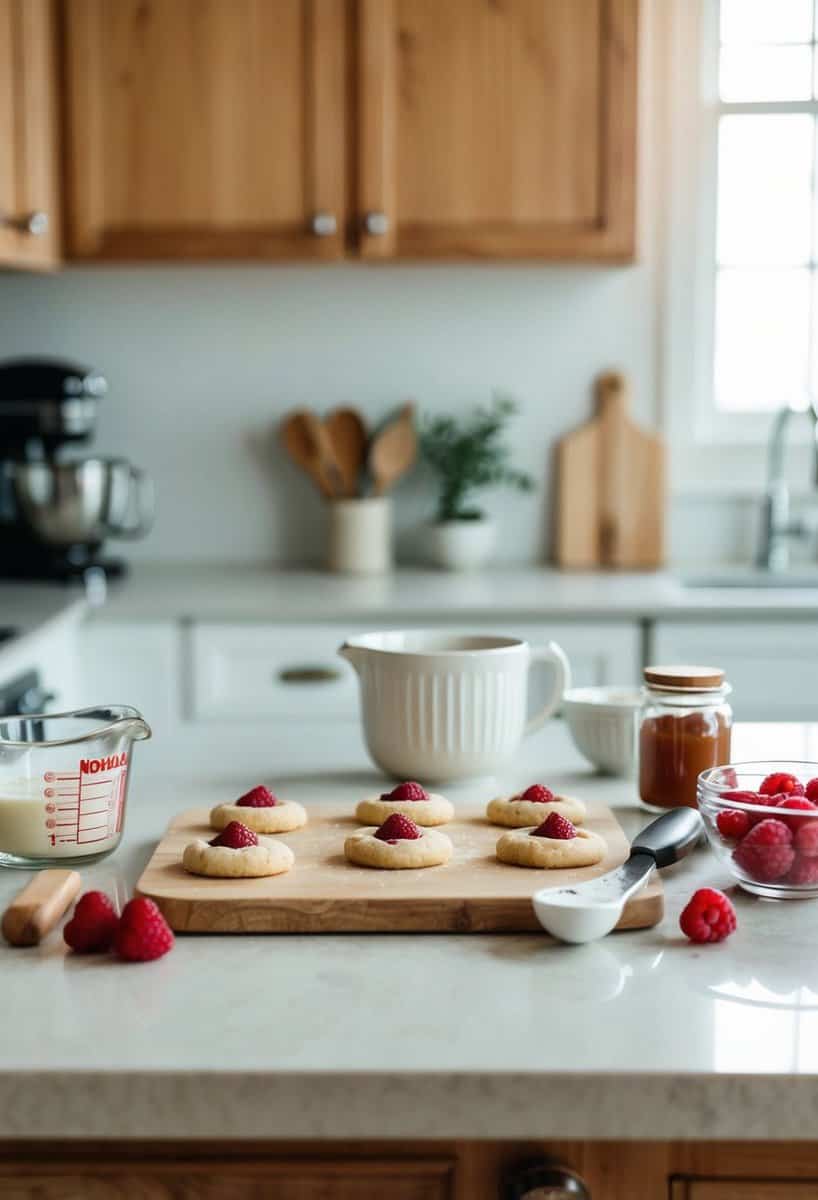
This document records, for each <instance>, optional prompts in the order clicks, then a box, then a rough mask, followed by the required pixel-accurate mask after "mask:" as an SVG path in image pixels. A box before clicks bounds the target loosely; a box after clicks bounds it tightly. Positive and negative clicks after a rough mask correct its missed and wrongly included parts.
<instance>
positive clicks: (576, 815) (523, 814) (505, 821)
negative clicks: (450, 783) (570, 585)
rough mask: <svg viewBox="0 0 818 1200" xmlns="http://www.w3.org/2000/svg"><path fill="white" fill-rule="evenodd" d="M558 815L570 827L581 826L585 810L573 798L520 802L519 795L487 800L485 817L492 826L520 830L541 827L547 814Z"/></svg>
mask: <svg viewBox="0 0 818 1200" xmlns="http://www.w3.org/2000/svg"><path fill="white" fill-rule="evenodd" d="M552 812H555V813H559V814H560V816H561V817H565V818H566V819H567V820H568V821H570V822H571V824H572V825H582V823H583V822H584V820H585V817H586V813H587V810H586V808H585V804H584V803H583V801H582V800H577V799H576V798H575V797H574V796H555V797H554V799H553V800H548V801H546V802H545V803H540V802H539V801H538V800H522V799H521V798H520V796H519V795H515V796H497V797H496V798H495V799H494V800H489V802H488V805H487V807H486V816H487V817H488V819H489V820H490V821H491V823H492V825H505V826H506V827H507V828H510V829H522V828H528V827H530V826H532V825H533V826H535V827H536V826H537V825H541V824H542V822H543V821H544V820H545V818H546V817H547V816H548V814H549V813H552Z"/></svg>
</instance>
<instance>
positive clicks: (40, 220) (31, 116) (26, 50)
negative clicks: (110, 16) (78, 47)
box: [0, 0, 60, 270]
mask: <svg viewBox="0 0 818 1200" xmlns="http://www.w3.org/2000/svg"><path fill="white" fill-rule="evenodd" d="M56 77H57V62H56V41H55V31H54V13H53V9H52V4H51V0H0V265H1V266H14V267H24V268H30V269H35V270H36V269H43V268H49V267H53V266H55V265H56V263H57V261H58V256H59V243H60V229H59V225H60V214H59V194H58V187H57V142H56V133H57V130H56Z"/></svg>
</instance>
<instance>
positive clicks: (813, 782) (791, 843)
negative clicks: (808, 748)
mask: <svg viewBox="0 0 818 1200" xmlns="http://www.w3.org/2000/svg"><path fill="white" fill-rule="evenodd" d="M698 801H699V809H700V811H701V814H702V817H703V818H704V826H705V829H706V831H707V838H708V841H709V842H710V846H711V848H712V849H713V850H714V852H715V854H716V856H717V857H718V858H719V859H720V860H721V861H722V862H723V863H724V864H725V865H726V866H727V867H728V868H729V869H730V872H731V874H732V875H733V876H734V877H735V879H736V881H737V882H738V883H740V884H741V886H742V887H743V888H746V890H747V891H748V892H755V894H756V895H757V896H767V897H768V898H770V899H773V900H797V899H808V898H810V897H816V896H818V763H809V762H748V763H732V764H731V765H730V766H726V767H711V768H710V770H709V771H703V772H702V773H701V775H700V776H699V782H698Z"/></svg>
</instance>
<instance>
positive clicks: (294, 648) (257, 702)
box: [188, 620, 640, 720]
mask: <svg viewBox="0 0 818 1200" xmlns="http://www.w3.org/2000/svg"><path fill="white" fill-rule="evenodd" d="M414 624H417V622H414ZM432 624H436V625H437V626H438V627H440V626H441V625H442V624H443V622H434V623H433V622H430V625H432ZM398 627H400V626H399V623H398V622H388V623H384V622H374V623H370V624H368V625H367V626H366V629H364V627H363V626H359V627H358V628H357V629H356V628H351V627H350V626H349V625H342V624H338V625H271V624H247V623H243V624H231V623H227V622H208V623H196V624H194V625H193V626H192V627H191V629H190V633H189V637H190V655H189V662H190V680H189V686H188V694H189V696H190V708H191V710H192V712H191V715H192V716H193V717H194V718H197V719H201V720H211V719H213V718H220V719H222V720H231V719H233V720H245V719H247V718H248V717H250V718H252V717H261V718H264V717H269V716H275V717H281V718H282V719H286V718H288V717H292V718H303V717H315V718H320V717H333V718H336V717H337V718H346V719H350V720H357V719H358V683H357V679H356V677H355V673H354V671H353V669H352V667H351V666H350V665H349V663H347V662H346V661H345V660H344V659H342V658H340V657H339V655H338V647H339V646H340V645H341V643H342V642H343V640H344V638H346V637H351V636H353V635H354V634H356V633H364V632H366V631H367V630H374V629H378V628H393V629H394V628H398ZM452 628H456V629H457V631H458V632H460V633H490V632H492V628H491V623H489V622H483V623H481V624H479V625H477V624H475V623H474V622H462V623H458V624H457V626H456V627H455V626H452ZM495 632H499V633H503V634H506V635H510V636H512V637H520V638H524V639H526V640H527V641H529V642H531V643H532V644H534V645H537V644H538V643H542V642H545V641H548V640H549V639H550V640H553V641H557V642H560V644H561V645H562V646H563V649H564V650H565V651H566V653H567V654H568V657H569V659H570V660H571V666H572V671H573V676H574V683H575V684H583V685H586V684H602V683H621V684H632V683H635V682H636V679H637V677H638V672H639V667H640V664H639V636H638V631H637V628H636V626H635V625H628V624H618V623H614V622H601V621H597V622H588V623H584V622H583V623H578V624H571V623H569V622H549V623H543V624H542V625H535V624H533V623H528V622H514V621H512V622H508V621H504V620H498V621H497V622H496V630H495ZM529 688H530V694H529V709H530V710H531V711H534V710H535V709H536V708H538V707H540V705H541V704H542V703H543V700H544V698H545V697H546V696H547V695H548V694H549V693H550V689H551V682H550V669H549V668H548V667H545V668H542V667H536V668H535V669H534V671H533V672H532V676H531V681H530V684H529Z"/></svg>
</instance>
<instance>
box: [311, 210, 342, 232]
mask: <svg viewBox="0 0 818 1200" xmlns="http://www.w3.org/2000/svg"><path fill="white" fill-rule="evenodd" d="M310 228H311V229H312V232H313V233H314V235H315V236H316V237H333V236H334V235H335V234H336V233H337V232H338V222H337V221H336V219H335V213H331V212H317V213H313V215H312V220H311V221H310Z"/></svg>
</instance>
